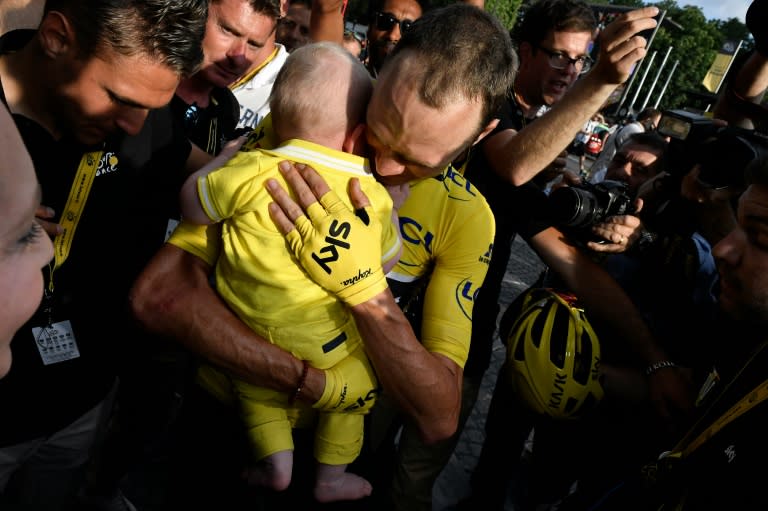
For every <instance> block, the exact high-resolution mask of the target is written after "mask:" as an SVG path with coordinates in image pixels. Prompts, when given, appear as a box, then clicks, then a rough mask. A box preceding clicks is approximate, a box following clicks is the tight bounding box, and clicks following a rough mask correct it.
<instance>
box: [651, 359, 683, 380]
mask: <svg viewBox="0 0 768 511" xmlns="http://www.w3.org/2000/svg"><path fill="white" fill-rule="evenodd" d="M667 367H678V366H677V364H675V363H674V362H672V361H671V360H660V361H658V362H654V363H653V364H651V365H649V366H648V367H646V368H645V375H646V376H651V375H652V374H654V373H655V372H656V371H658V370H659V369H664V368H667Z"/></svg>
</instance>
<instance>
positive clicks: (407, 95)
mask: <svg viewBox="0 0 768 511" xmlns="http://www.w3.org/2000/svg"><path fill="white" fill-rule="evenodd" d="M417 26H418V27H420V28H419V29H414V30H413V31H412V32H409V35H407V37H406V38H404V39H402V40H401V41H406V40H407V41H410V42H408V43H407V44H406V45H405V46H404V48H405V49H404V50H403V51H401V52H400V53H398V54H397V55H398V56H397V58H394V61H393V63H392V65H391V66H390V67H389V68H388V69H389V70H390V71H389V72H385V73H383V74H382V75H380V76H379V78H378V80H377V82H376V85H375V86H374V92H373V97H372V100H371V104H370V106H369V109H368V115H367V121H368V137H367V138H368V144H369V145H370V147H371V149H372V151H373V153H372V154H375V156H374V157H373V158H372V159H373V161H374V163H375V170H376V172H377V174H378V176H379V179H380V181H381V182H382V183H383V184H385V185H388V186H392V187H399V186H401V185H405V184H408V183H410V182H413V183H414V186H412V187H411V189H410V193H411V196H410V198H409V199H408V200H407V202H408V203H410V204H411V206H410V208H409V209H408V211H404V212H403V215H402V216H401V225H403V227H402V228H401V233H404V235H403V238H404V243H403V244H404V248H403V257H402V258H401V261H400V263H401V264H400V267H399V269H398V270H397V273H398V274H399V280H400V281H402V282H403V283H404V284H405V285H406V287H408V288H409V292H408V294H406V293H405V292H403V294H402V295H401V296H402V299H403V300H408V299H409V296H410V295H411V292H410V291H413V290H414V288H416V287H418V286H419V285H422V286H425V287H426V304H425V314H424V321H423V325H422V328H421V332H420V335H419V336H417V335H415V334H414V331H413V329H412V328H411V326H410V324H409V322H408V319H407V318H406V317H405V315H404V314H403V313H402V311H401V310H400V306H399V305H398V304H397V302H396V301H395V298H394V296H393V294H392V293H391V292H390V291H389V290H385V291H383V292H380V293H378V294H376V295H375V296H373V297H372V298H371V299H369V300H367V301H365V302H363V303H360V304H357V305H353V306H351V307H350V310H351V312H352V315H353V317H354V318H355V321H356V323H357V325H358V329H359V330H360V333H361V336H362V338H363V342H364V346H365V348H366V353H367V354H368V357H369V358H370V360H371V363H372V365H373V367H374V370H375V371H376V375H377V377H378V379H379V381H380V383H381V386H382V387H383V388H385V389H386V392H387V394H388V397H387V399H391V400H392V401H393V402H394V403H395V404H396V406H397V407H398V409H399V410H402V411H403V412H404V413H405V414H407V415H408V416H409V417H410V418H411V419H412V420H413V425H414V426H415V427H416V428H417V430H418V432H419V435H420V436H421V437H422V438H423V439H424V440H425V441H428V442H435V441H439V440H441V439H443V438H446V437H448V436H450V435H452V434H453V432H454V431H455V430H456V427H457V417H458V409H459V406H458V404H459V395H460V391H461V373H462V369H461V368H462V366H463V364H464V361H465V360H466V357H467V352H468V349H469V336H470V332H471V315H472V300H473V296H474V294H475V293H476V291H477V289H478V288H479V286H480V285H481V284H482V281H483V278H484V276H485V272H486V269H487V259H488V256H489V251H490V248H491V247H490V244H491V240H492V239H493V233H494V223H493V218H492V214H491V211H490V209H489V208H488V206H487V204H486V203H485V200H484V199H483V198H482V197H481V196H480V195H479V194H478V193H477V192H476V190H475V189H474V188H473V187H472V186H471V185H470V184H469V183H468V182H466V180H464V179H463V177H462V176H461V175H460V174H458V173H457V172H455V171H454V170H453V169H452V168H451V167H450V166H449V163H450V162H451V161H453V160H454V159H455V158H456V156H457V155H458V154H459V153H461V152H463V151H464V150H465V149H466V147H467V146H468V145H470V144H472V143H474V142H475V141H476V140H478V139H480V138H482V136H484V134H485V133H487V132H488V131H489V130H490V129H492V127H493V125H494V123H493V122H492V121H491V118H492V116H493V113H494V112H495V111H496V109H497V108H498V107H499V105H500V104H501V102H502V101H503V99H504V96H505V94H506V90H507V89H508V87H509V85H510V83H511V80H512V77H513V74H514V65H515V58H514V52H513V51H512V48H511V43H510V41H509V38H508V36H507V33H506V30H505V29H504V28H503V27H502V26H501V25H500V24H499V22H498V21H497V20H496V19H494V18H493V17H492V16H491V15H489V14H487V13H485V12H484V11H482V10H480V9H477V8H475V7H470V6H467V5H464V4H456V5H452V6H449V7H447V8H444V9H439V10H436V11H434V12H432V13H429V14H428V15H426V16H425V17H422V18H421V19H420V22H419V24H418V25H417ZM466 41H472V42H473V44H466V43H465V42H466ZM409 48H411V50H409ZM457 51H458V52H460V53H461V58H455V60H454V57H455V55H456V52H457ZM457 67H458V68H460V69H458V70H457ZM385 69H386V68H385ZM436 77H441V78H443V79H444V80H449V81H450V82H441V81H440V80H437V81H434V82H433V80H435V78H436ZM453 77H461V79H460V80H452V78H453ZM432 83H445V85H446V86H445V87H442V86H441V87H439V88H437V89H435V90H429V87H430V84H432ZM448 83H450V84H451V85H454V86H455V87H450V86H448ZM406 84H409V85H406ZM410 84H422V86H420V87H419V88H420V89H422V88H423V89H424V90H423V91H417V90H414V89H412V88H411V87H412V85H410ZM422 92H427V93H433V97H432V98H430V101H431V103H430V104H425V103H424V101H423V100H422V99H421V97H422V96H421V93H422ZM406 105H407V108H406ZM400 114H402V115H400ZM438 126H439V128H438ZM436 129H440V131H441V133H440V136H439V137H437V138H435V136H434V131H435V130H436ZM258 133H259V130H257V134H258ZM290 175H292V173H291V172H289V174H288V176H289V177H290ZM353 190H354V189H353ZM358 192H359V190H355V191H354V193H355V196H357V193H358ZM426 206H428V207H426ZM345 209H346V208H345ZM468 232H471V233H472V237H471V238H468V237H467V236H466V233H468ZM200 234H201V233H200V232H199V229H198V230H191V229H190V228H189V226H188V224H186V223H182V225H181V226H180V227H179V229H177V231H176V232H175V233H174V236H173V238H172V240H171V243H169V244H168V245H167V246H166V247H165V248H164V249H163V250H162V251H161V253H159V254H158V255H157V257H156V258H155V259H154V261H153V263H151V264H150V265H149V266H148V267H147V268H146V269H145V271H144V273H143V276H142V277H141V278H140V279H139V280H138V281H137V284H136V287H135V288H134V292H133V300H132V305H133V309H134V311H135V313H136V315H137V317H138V318H139V319H140V320H141V321H142V322H143V324H144V325H145V326H146V327H148V328H150V329H151V330H153V331H156V332H160V333H163V334H165V335H168V336H171V337H174V338H176V339H178V340H179V341H180V342H182V343H184V344H185V345H186V346H188V347H190V348H191V349H193V350H194V351H196V352H198V353H199V354H201V355H202V356H204V357H206V358H207V359H209V360H210V361H211V362H213V363H214V364H216V365H218V366H220V367H222V368H225V369H226V370H227V371H228V372H229V373H231V374H235V375H237V376H238V377H240V378H243V379H245V380H247V381H250V382H251V383H254V384H257V385H261V386H267V387H269V388H272V389H274V390H279V391H282V392H288V393H296V392H297V390H300V391H299V392H298V393H297V394H298V399H299V400H300V401H303V402H306V403H309V404H315V403H317V402H318V400H320V399H321V397H322V396H323V394H324V391H325V388H326V384H327V383H329V382H332V381H336V380H337V378H338V375H335V374H332V373H331V374H328V373H329V371H321V370H317V369H314V368H309V370H308V371H307V373H306V375H305V376H303V364H302V362H301V361H300V360H298V359H297V358H295V357H294V356H292V355H291V354H289V353H287V352H285V351H283V350H281V349H279V348H277V347H276V346H274V345H272V344H269V343H268V342H265V341H264V340H262V339H260V338H259V337H258V336H256V335H255V334H254V333H253V332H252V331H251V330H250V329H249V328H248V327H247V326H246V325H244V324H243V323H242V322H241V321H239V320H238V319H237V318H236V316H235V315H233V314H232V313H231V312H230V311H229V310H228V309H227V308H225V307H224V305H223V303H222V302H221V300H220V299H219V298H218V297H217V296H216V295H215V294H214V293H213V292H212V291H211V290H210V288H209V286H208V275H209V273H210V269H211V267H212V264H213V263H214V262H215V260H216V257H217V254H218V247H217V246H216V245H212V244H210V243H209V242H210V241H213V242H215V241H216V240H215V238H216V237H215V236H212V237H211V238H208V239H206V238H204V237H201V236H200ZM294 239H295V238H294ZM323 239H325V234H324V235H323ZM298 245H300V243H299V244H298ZM371 245H373V244H371ZM320 246H322V244H321V245H320ZM364 248H365V249H366V250H365V252H368V250H367V249H369V248H370V247H368V246H366V247H364ZM361 249H363V247H360V246H355V247H354V249H352V250H338V251H337V253H336V254H335V256H337V257H338V258H339V263H340V264H342V265H344V266H346V265H349V266H352V267H356V266H355V263H354V262H350V261H349V260H348V259H347V258H348V257H349V256H350V255H355V256H357V255H359V254H360V251H361ZM305 256H308V255H307V254H306V253H305ZM308 257H309V259H308V260H309V261H313V259H312V258H311V255H309V256H308ZM374 259H375V257H374ZM361 261H362V264H363V266H367V265H371V264H372V263H370V262H368V261H367V260H365V258H364V257H363V258H362V259H361ZM308 264H314V262H311V263H308ZM305 266H306V265H305ZM316 266H317V265H316ZM363 266H361V267H363ZM374 266H375V264H374ZM318 267H319V266H318ZM430 268H431V270H432V272H431V278H430V279H429V280H428V281H427V279H425V277H426V275H427V273H429V270H430ZM321 271H322V270H321ZM311 275H312V277H313V279H315V280H316V281H317V277H318V276H317V275H315V274H314V273H312V274H311ZM323 275H324V278H325V279H329V280H330V281H331V282H330V283H329V282H327V281H326V282H323V283H322V285H323V287H326V288H327V289H329V288H330V289H334V290H335V291H338V290H337V289H335V288H334V287H333V286H334V285H336V284H337V283H336V282H334V280H335V279H333V275H328V274H326V273H325V272H323ZM334 294H337V293H334ZM413 294H415V293H413ZM337 296H339V295H338V294H337ZM342 299H343V298H342ZM158 307H159V308H158ZM419 337H420V338H421V340H420V339H419ZM340 387H341V388H342V389H344V390H343V391H344V392H345V393H346V395H347V396H348V397H347V399H352V400H355V401H356V400H357V399H358V398H362V399H363V400H364V399H365V397H366V396H365V392H366V390H365V389H364V388H358V387H356V382H355V381H349V380H348V381H344V382H343V384H342V385H340ZM374 410H375V408H374ZM214 413H215V412H212V413H208V414H201V415H198V416H197V417H196V418H197V419H199V420H200V421H201V422H202V421H206V422H207V423H208V424H206V426H207V430H208V431H209V432H210V431H214V428H218V429H216V431H219V430H220V429H221V428H222V424H221V423H222V422H223V421H222V414H221V413H219V414H218V415H214ZM213 419H217V420H216V421H213ZM190 422H192V420H190V421H187V424H188V423H190ZM212 422H213V423H212ZM201 425H202V424H201ZM225 431H226V430H224V431H223V432H222V433H220V434H218V435H216V436H215V440H216V442H217V445H216V446H215V448H210V449H207V448H206V447H207V446H206V445H205V444H204V443H201V442H200V441H199V438H200V437H199V436H195V435H191V436H192V438H193V439H195V438H196V439H198V441H197V443H196V444H195V450H194V452H193V453H191V454H193V457H192V458H191V459H189V460H188V461H189V463H190V464H189V465H188V466H187V467H183V466H182V468H187V469H190V468H192V464H193V463H194V469H195V470H188V472H192V473H191V474H189V476H190V477H194V478H195V479H194V480H190V479H187V487H194V488H195V489H196V490H198V489H199V490H201V491H204V490H206V489H207V487H216V486H213V485H212V483H211V482H210V481H211V479H210V477H215V478H217V479H216V480H215V484H219V483H220V482H221V477H220V476H221V475H222V473H221V470H219V471H218V472H217V473H213V474H207V475H203V474H202V469H201V465H204V464H206V465H214V464H215V466H216V467H217V468H220V467H221V466H222V465H227V464H229V465H232V464H233V463H235V460H236V458H232V456H231V455H228V457H227V458H225V459H221V458H222V456H223V454H224V453H225V452H230V451H225V450H224V449H225V448H226V447H228V446H222V445H221V443H222V441H224V440H233V439H234V436H233V435H232V434H229V435H227V434H226V433H225ZM212 437H214V435H213V434H208V435H206V438H207V439H211V438H212ZM237 445H238V444H237V443H235V444H234V445H232V446H231V448H232V449H233V451H232V452H236V447H237ZM297 452H298V450H297ZM203 454H205V455H206V456H207V455H209V454H210V455H211V456H212V458H206V461H203V459H202V456H203ZM216 455H217V456H218V461H217V458H216ZM198 477H201V478H202V480H200V485H197V484H195V483H196V482H197V478H198ZM203 480H205V481H208V482H207V483H205V484H203ZM221 483H222V484H223V485H224V486H223V487H227V488H231V487H232V484H229V485H227V484H226V482H221ZM373 484H374V494H376V483H375V482H374V483H373ZM384 490H385V487H383V486H382V487H381V493H383V492H384ZM233 491H237V490H236V489H234V490H233ZM198 500H200V499H199V498H198ZM367 501H368V499H362V500H360V501H357V502H359V503H361V504H362V505H363V506H366V505H371V503H370V502H367Z"/></svg>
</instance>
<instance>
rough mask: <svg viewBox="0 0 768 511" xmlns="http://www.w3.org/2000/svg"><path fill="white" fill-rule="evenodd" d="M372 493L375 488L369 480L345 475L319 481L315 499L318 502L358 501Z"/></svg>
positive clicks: (353, 475) (316, 485) (316, 486)
mask: <svg viewBox="0 0 768 511" xmlns="http://www.w3.org/2000/svg"><path fill="white" fill-rule="evenodd" d="M372 491H373V486H371V483H369V482H368V481H367V480H365V479H363V478H362V477H360V476H358V475H355V474H347V473H344V474H341V475H339V476H337V477H335V478H334V479H331V480H328V481H318V482H317V484H315V499H316V500H317V501H318V502H336V501H338V500H357V499H362V498H363V497H367V496H368V495H370V494H371V492H372Z"/></svg>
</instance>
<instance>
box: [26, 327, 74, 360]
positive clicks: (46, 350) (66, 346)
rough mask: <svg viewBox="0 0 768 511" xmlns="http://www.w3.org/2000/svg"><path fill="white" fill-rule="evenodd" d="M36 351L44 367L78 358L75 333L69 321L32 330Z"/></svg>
mask: <svg viewBox="0 0 768 511" xmlns="http://www.w3.org/2000/svg"><path fill="white" fill-rule="evenodd" d="M32 335H34V338H35V344H36V345H37V351H38V352H39V353H40V357H41V358H42V359H43V364H44V365H51V364H56V363H58V362H64V361H67V360H72V359H73V358H79V357H80V350H79V349H78V347H77V341H76V340H75V333H74V332H73V331H72V324H71V323H70V322H69V320H65V321H59V322H56V323H50V324H48V325H46V326H43V327H34V328H32Z"/></svg>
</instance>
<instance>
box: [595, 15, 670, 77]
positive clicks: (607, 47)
mask: <svg viewBox="0 0 768 511" xmlns="http://www.w3.org/2000/svg"><path fill="white" fill-rule="evenodd" d="M658 13H659V10H658V8H656V7H645V8H642V9H636V10H633V11H629V12H625V13H622V14H620V15H619V16H617V17H616V19H614V20H613V21H612V22H611V23H609V24H608V26H607V27H605V28H604V29H603V30H602V32H600V35H599V39H598V41H599V48H600V54H599V55H598V58H597V63H596V64H595V66H594V68H593V69H592V71H590V72H589V75H588V76H589V77H590V78H598V79H599V80H600V81H602V82H603V83H606V84H614V85H618V84H620V83H624V82H625V81H626V80H627V78H629V76H630V74H631V73H632V68H633V67H634V65H635V63H637V61H639V60H640V59H642V58H643V57H644V56H645V54H646V52H647V50H646V47H645V46H646V44H647V42H648V41H646V40H645V38H644V37H642V36H640V35H637V34H638V33H639V32H642V31H644V30H649V29H652V28H654V27H655V26H656V20H655V19H654V17H655V16H656V15H657V14H658Z"/></svg>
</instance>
